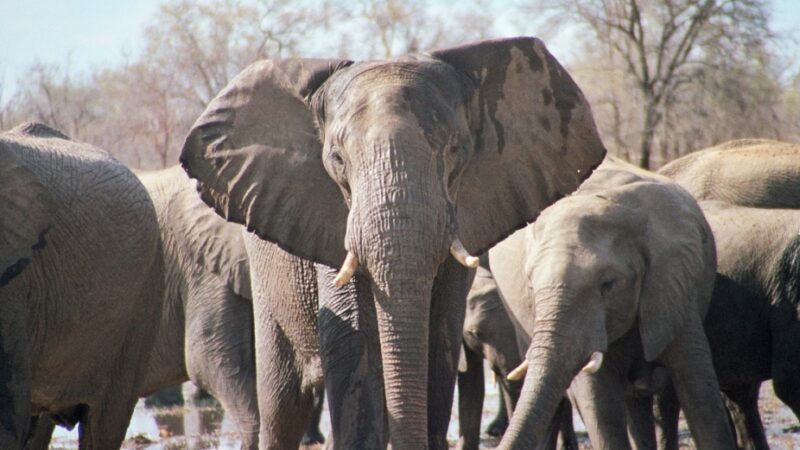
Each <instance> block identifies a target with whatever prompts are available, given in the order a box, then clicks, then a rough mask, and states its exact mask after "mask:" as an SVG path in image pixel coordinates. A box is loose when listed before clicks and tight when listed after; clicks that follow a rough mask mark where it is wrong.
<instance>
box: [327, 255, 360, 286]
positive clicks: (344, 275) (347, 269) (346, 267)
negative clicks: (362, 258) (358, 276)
mask: <svg viewBox="0 0 800 450" xmlns="http://www.w3.org/2000/svg"><path fill="white" fill-rule="evenodd" d="M356 270H358V258H356V255H355V253H353V252H347V257H345V258H344V263H342V268H341V269H339V273H338V274H336V278H334V279H333V285H334V286H336V287H342V286H344V285H345V284H347V282H348V281H350V278H353V275H355V273H356Z"/></svg>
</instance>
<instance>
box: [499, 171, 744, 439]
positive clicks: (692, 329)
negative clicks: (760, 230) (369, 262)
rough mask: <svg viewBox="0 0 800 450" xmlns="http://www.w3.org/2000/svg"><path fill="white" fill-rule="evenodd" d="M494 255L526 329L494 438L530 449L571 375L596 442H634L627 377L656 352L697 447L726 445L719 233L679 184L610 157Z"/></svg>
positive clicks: (502, 284) (504, 287)
mask: <svg viewBox="0 0 800 450" xmlns="http://www.w3.org/2000/svg"><path fill="white" fill-rule="evenodd" d="M489 260H490V263H491V267H492V273H493V274H494V276H495V279H496V280H497V283H498V286H499V287H500V290H501V291H502V293H503V296H504V298H505V299H506V300H507V303H508V305H509V307H510V309H511V310H512V312H513V313H514V315H515V317H516V318H517V319H518V320H519V321H520V322H521V324H522V326H523V327H524V328H525V329H526V331H527V332H528V333H530V335H531V337H532V340H531V345H530V347H529V348H528V352H527V359H526V362H527V366H528V368H527V375H526V379H525V384H524V386H523V390H522V394H521V396H520V399H519V401H518V402H517V408H516V410H515V411H514V416H513V417H512V419H511V424H510V425H509V429H508V431H507V432H506V434H505V436H504V438H503V441H502V443H501V445H500V448H503V449H508V448H536V447H537V445H538V443H541V442H542V439H543V438H544V436H545V431H546V427H547V424H548V420H549V418H550V417H552V416H553V414H554V412H555V411H556V407H557V405H558V403H559V400H560V399H561V396H562V395H563V394H564V391H565V390H566V389H567V388H568V387H569V386H570V384H572V387H571V392H572V393H573V394H575V395H574V397H575V399H576V400H577V404H578V409H579V411H580V412H581V415H582V417H583V419H584V422H585V423H586V426H587V430H588V431H589V435H590V438H591V439H592V443H593V445H595V446H597V447H599V448H613V449H625V448H630V444H629V441H628V434H627V426H626V425H627V424H626V420H625V416H626V410H625V406H626V405H625V395H624V394H625V387H626V382H627V381H629V380H630V379H631V378H630V376H631V374H632V373H635V372H636V371H637V370H638V367H640V366H641V365H642V364H646V363H647V362H653V361H655V362H657V363H658V364H660V365H662V366H665V367H666V368H667V369H668V370H669V371H670V373H671V375H672V377H673V380H674V382H675V386H676V389H677V393H678V396H679V398H680V401H681V404H683V405H684V406H685V408H684V409H685V411H686V417H687V421H688V422H689V426H690V428H691V430H692V435H693V437H694V439H695V441H696V442H697V445H698V448H703V449H730V448H733V439H732V437H731V433H730V429H729V427H728V422H727V419H726V416H725V412H724V409H723V405H722V400H721V398H720V395H719V393H718V392H716V391H715V390H714V389H715V388H718V386H717V381H716V376H715V374H714V370H713V367H712V364H711V354H710V352H709V349H708V342H707V341H706V337H705V335H704V333H703V327H702V320H703V316H704V315H705V313H706V310H707V308H708V303H709V300H710V298H711V290H712V287H713V282H714V270H715V254H714V240H713V237H712V234H711V231H710V229H709V226H708V224H707V223H706V221H705V219H704V218H703V213H702V212H701V210H700V208H699V207H698V206H697V203H696V201H695V200H694V199H693V198H692V197H691V196H690V195H689V194H688V193H687V192H686V191H684V190H683V189H681V188H680V187H679V186H677V185H676V184H675V183H672V182H670V181H669V180H668V179H666V178H664V177H661V176H659V175H656V174H653V173H649V172H645V171H642V170H640V169H637V168H635V167H633V166H630V165H628V164H625V163H621V162H615V161H613V160H610V161H608V162H606V163H604V165H603V166H601V167H600V168H599V169H598V170H597V171H596V172H595V173H594V174H593V175H592V177H591V178H589V180H587V181H586V182H585V183H584V184H583V185H582V186H581V188H580V189H579V190H578V192H577V193H576V194H574V195H572V196H570V197H567V198H565V199H563V200H560V201H559V202H557V203H556V204H554V205H553V206H551V207H550V208H548V209H546V210H545V211H544V212H543V213H542V215H541V216H540V217H539V219H538V220H537V221H536V223H534V224H532V225H530V226H528V227H527V228H525V229H523V230H520V231H518V232H517V233H515V234H514V235H512V236H511V237H509V238H508V239H506V240H505V241H503V242H502V243H500V244H498V245H497V246H496V247H495V248H493V249H492V250H491V251H490V252H489ZM522 367H525V366H522ZM581 367H584V368H583V370H582V369H581ZM573 379H574V381H573ZM651 442H652V441H651Z"/></svg>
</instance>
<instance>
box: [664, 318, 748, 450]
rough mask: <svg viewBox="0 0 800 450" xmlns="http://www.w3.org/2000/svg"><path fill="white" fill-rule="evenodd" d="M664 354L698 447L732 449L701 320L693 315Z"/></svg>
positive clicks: (730, 436) (731, 438)
mask: <svg viewBox="0 0 800 450" xmlns="http://www.w3.org/2000/svg"><path fill="white" fill-rule="evenodd" d="M686 322H687V323H686V326H685V327H684V328H683V330H681V332H679V333H678V335H677V336H676V338H675V340H674V341H672V342H671V343H670V344H669V345H668V346H667V348H666V350H665V351H664V352H663V354H662V355H661V360H662V362H663V363H664V365H665V366H666V367H667V368H669V369H670V370H671V374H672V382H673V384H674V386H675V392H676V394H677V395H678V400H679V402H680V405H681V407H682V408H683V412H684V415H685V416H686V422H688V424H689V430H690V431H691V432H692V438H693V439H694V441H695V444H696V445H697V447H698V448H700V449H703V450H706V449H731V448H734V445H735V442H734V440H733V434H732V433H731V427H730V423H729V421H728V414H727V411H726V410H725V407H724V406H723V404H722V395H721V394H720V391H719V384H718V383H717V376H716V374H715V372H714V367H713V366H712V364H711V351H710V349H709V348H708V341H707V340H706V336H705V332H704V330H703V326H702V324H701V322H700V318H699V317H698V316H697V315H695V314H692V315H690V316H689V317H688V318H687V320H686Z"/></svg>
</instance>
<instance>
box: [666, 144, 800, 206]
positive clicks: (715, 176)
mask: <svg viewBox="0 0 800 450" xmlns="http://www.w3.org/2000/svg"><path fill="white" fill-rule="evenodd" d="M659 173H661V174H663V175H666V176H668V177H670V178H672V179H674V180H675V181H676V182H677V183H678V184H680V185H681V186H683V187H684V188H685V189H686V190H688V191H689V192H690V193H691V194H692V195H693V196H695V198H697V199H698V200H721V201H726V202H729V203H732V204H736V205H740V206H751V207H760V208H798V207H800V144H795V143H790V142H780V141H772V140H766V139H741V140H735V141H729V142H725V143H723V144H720V145H718V146H715V147H711V148H707V149H704V150H700V151H697V152H694V153H690V154H689V155H686V156H684V157H682V158H678V159H676V160H674V161H672V162H671V163H669V164H667V165H665V166H664V167H662V168H661V169H660V170H659Z"/></svg>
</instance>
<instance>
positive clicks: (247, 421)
mask: <svg viewBox="0 0 800 450" xmlns="http://www.w3.org/2000/svg"><path fill="white" fill-rule="evenodd" d="M137 176H138V177H139V179H140V180H141V182H142V184H143V185H144V186H145V188H146V189H147V192H148V194H149V195H150V198H151V199H152V202H153V205H154V206H155V211H156V215H157V218H158V225H159V231H160V232H159V235H158V236H159V238H160V241H161V244H162V245H161V248H162V252H163V267H164V272H163V279H164V283H163V284H164V290H163V291H162V292H161V293H159V294H158V296H157V300H158V304H159V305H160V308H161V311H160V316H152V317H160V320H158V321H157V330H156V339H155V341H154V343H153V350H152V352H151V354H150V359H149V363H148V367H147V371H146V373H145V376H144V380H143V382H141V383H139V386H140V387H139V390H138V393H139V396H146V395H149V394H150V393H152V392H154V391H156V390H158V389H161V388H164V387H168V386H172V385H175V384H179V383H182V382H184V381H187V380H189V379H191V380H192V381H193V382H194V383H195V385H197V386H198V387H200V388H202V389H206V390H207V391H209V392H210V393H211V394H212V395H213V396H214V397H216V398H217V399H218V400H219V401H220V403H221V404H222V406H223V407H224V408H225V410H226V412H227V413H228V414H229V417H230V418H231V420H232V421H233V423H234V424H235V426H236V428H237V430H238V432H239V435H240V437H241V439H242V448H257V446H258V424H259V418H258V408H257V400H256V399H257V394H256V384H255V380H256V375H255V360H254V351H253V309H252V303H251V300H250V298H251V297H252V294H251V292H250V272H249V268H248V263H247V253H246V251H245V248H244V241H243V240H242V227H241V226H240V225H236V224H232V223H229V222H226V221H225V220H223V219H222V218H220V217H219V216H218V215H216V214H215V213H214V211H213V210H211V209H209V208H208V207H207V206H206V205H205V204H204V203H203V202H202V201H201V200H200V198H199V197H198V196H197V188H196V182H195V181H194V180H190V179H189V177H188V176H186V173H185V172H184V171H183V170H182V169H181V168H180V167H179V166H174V167H172V168H168V169H164V170H159V171H152V172H140V173H138V174H137ZM161 276H162V275H161V274H159V277H161ZM154 282H155V281H154ZM156 284H158V283H156ZM139 320H145V319H144V317H142V318H140V319H139ZM50 424H51V425H50V427H49V428H50V429H43V430H39V429H38V428H39V427H41V426H43V424H38V425H37V433H36V434H37V435H38V434H40V433H42V434H44V435H46V436H47V437H48V438H45V439H43V438H42V437H38V436H37V438H36V439H35V444H33V443H32V444H31V445H30V448H32V449H36V448H47V441H49V436H50V434H51V433H52V422H50Z"/></svg>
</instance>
